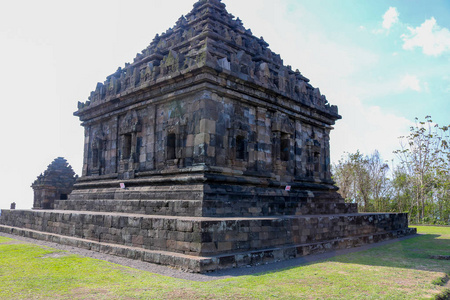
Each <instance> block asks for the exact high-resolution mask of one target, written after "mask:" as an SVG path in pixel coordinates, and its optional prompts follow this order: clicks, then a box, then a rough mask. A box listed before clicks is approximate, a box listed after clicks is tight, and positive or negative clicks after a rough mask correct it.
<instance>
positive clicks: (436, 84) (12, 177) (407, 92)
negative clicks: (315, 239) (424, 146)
mask: <svg viewBox="0 0 450 300" xmlns="http://www.w3.org/2000/svg"><path fill="white" fill-rule="evenodd" d="M194 2H195V0H172V1H161V0H159V1H156V0H127V1H119V0H77V1H71V0H64V1H61V0H40V1H35V0H18V1H1V2H0V59H1V63H2V71H1V72H0V90H1V98H2V100H1V103H2V109H1V110H0V115H1V117H0V131H1V141H2V143H1V147H0V180H1V182H2V186H3V191H2V195H1V197H0V208H9V205H10V203H11V202H16V203H17V208H20V209H29V208H31V206H32V204H33V192H32V189H31V187H30V185H31V184H32V182H33V181H34V180H35V179H36V177H37V176H38V175H39V174H40V173H42V172H43V171H44V170H45V169H46V168H47V166H48V165H49V164H50V163H51V162H52V161H53V160H54V159H55V158H56V157H59V156H62V157H65V158H66V159H67V160H68V162H69V163H70V164H71V166H72V167H73V169H74V170H75V172H76V173H77V174H80V173H81V166H82V156H83V153H82V151H83V134H84V133H83V128H82V127H81V126H80V122H79V120H78V119H77V118H76V117H74V116H73V112H74V111H76V109H77V103H78V101H82V102H85V101H86V100H87V98H88V96H89V94H90V92H91V91H92V90H94V89H95V87H96V84H97V82H103V81H104V80H105V79H106V77H107V76H108V75H110V74H112V73H114V72H115V70H117V68H118V67H123V66H124V65H125V63H126V62H131V61H132V60H133V58H134V57H135V56H136V53H138V52H141V50H142V49H144V48H146V47H147V46H148V45H149V43H150V42H151V41H152V39H153V38H154V36H155V35H156V34H157V33H158V34H160V33H162V32H165V31H166V30H167V29H168V28H169V27H172V26H174V24H175V22H176V21H177V20H178V18H179V17H180V16H181V15H185V14H187V13H188V12H189V11H190V10H191V9H192V5H193V4H194ZM222 2H223V3H225V4H226V5H227V10H228V11H229V12H230V13H232V14H233V15H234V16H236V17H239V18H240V19H241V20H242V21H243V23H244V26H245V27H246V28H250V29H251V30H252V32H253V34H254V35H256V36H258V37H260V36H263V37H264V39H265V41H266V42H268V43H269V44H270V48H271V50H272V51H274V52H276V53H279V54H280V55H281V57H282V58H283V60H284V63H285V64H286V65H291V66H292V67H293V69H299V70H300V71H301V72H302V74H303V75H304V76H305V77H307V78H309V79H310V80H311V82H310V83H311V84H312V85H313V86H314V87H319V88H320V91H321V93H322V94H325V95H326V96H327V99H328V101H329V102H330V103H331V104H334V105H338V107H339V113H340V114H341V115H342V117H343V118H342V120H339V121H338V122H337V123H336V125H335V130H334V131H333V133H332V137H331V153H332V161H333V162H337V161H338V160H339V159H340V158H341V157H342V155H344V153H346V152H349V153H354V152H356V151H357V150H360V151H361V152H362V153H364V154H370V153H372V152H373V151H374V150H378V151H379V152H380V153H381V155H382V157H383V159H385V160H386V161H391V160H392V159H394V158H395V155H394V154H393V153H392V152H393V151H394V150H396V149H398V148H399V146H400V144H399V139H398V137H399V136H403V135H407V134H408V132H409V127H410V126H411V125H412V124H414V119H415V118H416V117H418V118H419V119H424V118H425V116H427V115H430V116H432V118H433V121H434V122H436V123H438V124H440V125H448V124H450V117H449V112H450V97H449V96H450V1H448V0H390V1H387V0H377V1H372V0H339V1H336V0H314V1H311V0H277V1H273V0H222Z"/></svg>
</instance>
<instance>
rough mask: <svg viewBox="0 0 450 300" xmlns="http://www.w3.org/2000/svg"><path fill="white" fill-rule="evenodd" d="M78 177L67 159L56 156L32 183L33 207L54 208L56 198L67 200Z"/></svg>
mask: <svg viewBox="0 0 450 300" xmlns="http://www.w3.org/2000/svg"><path fill="white" fill-rule="evenodd" d="M77 177H78V176H76V174H75V172H74V171H73V169H72V167H71V166H70V165H69V164H68V163H67V160H65V159H64V158H63V157H58V158H56V159H55V160H54V161H53V162H52V163H51V164H50V165H49V166H48V168H47V170H45V172H44V173H43V174H41V175H39V176H38V178H37V179H36V180H35V181H34V182H33V184H32V185H31V187H32V188H33V191H34V201H33V209H53V208H54V207H55V200H67V199H68V195H69V194H70V193H71V192H72V189H73V185H74V184H75V181H76V180H77Z"/></svg>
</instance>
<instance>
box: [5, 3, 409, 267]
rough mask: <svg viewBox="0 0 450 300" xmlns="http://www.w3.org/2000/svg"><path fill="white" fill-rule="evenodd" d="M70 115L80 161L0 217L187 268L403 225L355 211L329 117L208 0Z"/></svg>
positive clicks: (386, 233) (384, 233)
mask: <svg viewBox="0 0 450 300" xmlns="http://www.w3.org/2000/svg"><path fill="white" fill-rule="evenodd" d="M75 115H76V116H78V117H79V118H80V120H81V121H82V126H83V127H84V129H85V143H84V161H83V173H82V176H81V177H80V178H79V179H78V180H77V182H76V184H75V185H74V190H73V192H72V193H71V194H70V196H69V198H68V200H59V199H56V200H55V202H54V207H55V210H53V211H38V210H32V211H23V210H15V211H12V210H3V212H2V215H1V218H0V224H2V225H1V226H0V230H1V231H4V232H9V233H14V234H20V235H24V236H29V237H33V238H36V239H43V240H51V241H55V242H58V243H62V244H67V245H72V246H77V247H82V248H86V249H91V250H93V251H99V252H103V253H109V254H114V255H118V256H124V257H128V258H133V259H137V260H143V261H146V262H151V263H157V264H164V265H169V266H173V267H177V268H180V269H183V270H187V271H191V272H207V271H213V270H217V269H223V268H231V267H240V266H246V265H257V264H261V263H268V262H274V261H279V260H285V259H289V258H294V257H298V256H303V255H308V254H312V253H319V252H325V251H332V250H335V249H341V248H348V247H354V246H359V245H363V244H368V243H374V242H378V241H382V240H387V239H392V238H397V237H399V236H403V235H407V234H412V233H414V229H410V228H408V221H407V215H406V214H403V213H391V214H385V213H383V214H375V213H372V214H359V213H357V205H356V204H353V203H345V202H344V199H342V197H341V196H340V195H339V194H338V193H337V188H336V187H335V186H334V185H333V184H334V183H333V181H332V178H331V173H330V131H331V130H332V129H333V127H332V126H333V125H334V124H335V121H336V120H338V119H340V118H341V116H340V115H339V114H338V110H337V107H336V106H333V105H330V104H329V103H328V101H327V99H326V97H325V96H324V95H322V94H321V92H320V90H319V89H318V88H314V87H313V86H312V85H311V84H310V83H309V80H308V79H307V78H306V77H304V76H303V75H302V74H301V73H300V72H299V71H298V70H293V69H292V68H291V67H290V66H285V65H284V64H283V60H282V59H281V57H280V56H279V55H278V54H276V53H274V52H272V51H271V50H270V49H269V45H268V43H267V42H265V41H264V39H263V38H257V37H255V36H253V34H252V32H251V31H250V30H249V29H246V28H245V27H244V26H243V23H242V21H241V20H240V19H239V18H235V17H234V16H233V15H231V14H229V13H228V12H227V11H226V9H225V5H224V4H223V3H222V2H221V1H220V0H200V1H198V2H197V3H195V4H194V8H193V10H192V11H191V12H190V13H188V14H187V15H186V16H182V17H181V18H180V19H179V20H178V21H177V22H176V25H175V26H174V27H173V28H170V29H169V30H167V31H166V32H165V33H163V34H161V35H156V37H155V38H154V40H153V41H152V42H151V43H150V45H149V46H148V47H147V48H146V49H144V50H143V51H142V52H141V53H139V54H137V56H136V58H135V59H134V61H133V62H132V63H127V64H125V67H124V68H119V69H118V70H117V71H116V72H115V73H114V74H112V75H110V76H108V77H107V78H106V81H105V82H104V83H98V84H97V87H96V89H95V91H93V92H92V93H91V95H90V97H89V100H88V101H87V102H84V103H79V104H78V111H77V112H75Z"/></svg>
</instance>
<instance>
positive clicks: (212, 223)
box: [0, 210, 415, 272]
mask: <svg viewBox="0 0 450 300" xmlns="http://www.w3.org/2000/svg"><path fill="white" fill-rule="evenodd" d="M0 218H1V219H0V220H1V222H0V223H1V224H3V225H0V231H2V232H6V233H13V234H14V233H15V234H20V235H23V236H28V237H34V238H38V239H43V240H52V241H55V240H56V241H61V240H63V241H65V242H64V243H65V244H69V245H73V246H81V247H83V248H89V249H92V250H96V251H99V252H107V253H109V252H111V251H112V250H111V249H116V250H114V251H117V249H120V251H119V253H115V254H117V255H120V256H125V257H130V258H135V259H140V260H145V255H146V254H145V253H147V252H146V251H147V250H149V251H153V252H150V253H153V255H156V254H157V253H159V255H158V256H157V257H161V255H163V256H164V257H166V260H167V261H173V260H174V259H176V258H178V259H181V260H186V261H184V262H183V264H180V265H177V264H174V263H169V265H172V266H175V267H179V268H182V269H186V270H187V271H194V272H205V271H212V270H217V269H221V268H226V267H236V266H243V265H244V266H245V265H251V264H258V263H263V262H274V261H279V260H284V259H288V258H294V257H298V256H302V255H308V254H312V253H320V252H325V251H329V250H333V249H343V248H348V247H354V246H358V245H363V244H367V243H374V242H377V241H382V240H387V239H390V238H397V237H400V236H404V235H408V234H411V233H414V232H415V231H414V230H413V229H410V228H408V227H407V226H406V227H405V224H407V215H406V214H344V215H329V216H283V217H261V218H226V219H224V218H192V217H172V216H148V215H130V214H119V213H112V214H104V213H94V212H90V213H89V212H84V213H83V212H76V211H46V212H44V211H23V210H22V211H19V212H18V213H17V212H16V211H13V210H3V211H2V215H1V217H0ZM18 228H20V230H19V229H18ZM101 247H104V248H105V249H107V250H105V249H103V250H101V249H100V248H101ZM154 251H156V252H154ZM137 253H140V254H137ZM113 254H114V253H113ZM143 255H144V256H143ZM152 257H153V256H152ZM192 257H197V258H192ZM189 260H191V263H194V262H195V263H198V262H199V261H202V262H203V263H204V265H199V266H196V269H189V268H186V265H189V263H188V261H189ZM146 261H150V262H154V263H162V264H165V263H164V261H158V260H157V259H155V258H154V257H153V258H151V259H150V258H147V260H146ZM207 262H208V263H207Z"/></svg>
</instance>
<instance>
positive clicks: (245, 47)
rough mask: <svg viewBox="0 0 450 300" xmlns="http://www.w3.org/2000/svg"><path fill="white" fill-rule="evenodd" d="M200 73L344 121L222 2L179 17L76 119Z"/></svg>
mask: <svg viewBox="0 0 450 300" xmlns="http://www.w3.org/2000/svg"><path fill="white" fill-rule="evenodd" d="M202 68H210V69H212V70H214V71H215V72H217V73H220V74H221V75H222V76H224V77H228V76H233V77H236V78H239V79H241V80H242V81H245V82H247V83H248V84H252V85H255V86H257V87H258V88H259V89H260V90H261V91H262V92H264V93H269V94H276V95H277V96H275V97H279V96H282V97H287V98H290V99H293V100H294V101H295V102H297V103H298V104H300V105H301V106H307V107H310V108H314V109H315V110H317V111H318V112H319V113H321V114H325V115H326V116H327V117H329V118H331V119H334V120H336V119H340V116H339V115H338V110H337V107H336V106H334V105H330V104H329V103H328V101H327V99H326V97H325V96H324V95H322V94H321V93H320V90H319V89H318V88H314V87H313V86H312V85H311V84H309V79H307V78H306V77H304V76H303V75H302V74H301V73H300V71H298V70H295V71H294V70H293V69H292V67H291V66H285V65H284V64H283V60H282V59H281V57H280V55H278V54H276V53H274V52H272V51H271V50H270V48H269V44H268V43H267V42H266V41H264V39H263V38H262V37H261V38H257V37H255V36H254V35H253V34H252V32H251V30H250V29H246V28H245V27H244V25H243V23H242V21H241V20H240V19H239V18H235V17H234V16H233V15H232V14H230V13H228V12H227V10H226V8H225V4H223V3H222V2H221V1H220V0H200V1H198V2H197V3H195V4H194V8H193V9H192V11H191V12H190V13H189V14H187V15H186V16H182V17H180V19H179V20H178V21H177V22H176V25H175V26H174V27H173V28H170V29H168V30H167V31H166V32H165V33H163V34H161V35H156V37H155V38H154V39H153V41H152V42H151V43H150V45H149V46H148V47H147V48H146V49H144V50H143V51H142V52H141V53H139V54H137V56H136V58H135V59H134V61H133V62H132V63H127V64H125V67H123V68H118V70H117V71H116V72H115V73H114V74H112V75H110V76H108V77H107V79H106V81H105V82H104V83H98V84H97V87H96V89H95V91H93V92H91V95H90V97H89V101H87V102H85V103H81V102H80V103H79V104H78V109H79V110H78V112H77V113H75V114H76V115H79V116H80V117H81V118H82V119H83V117H82V116H83V114H84V112H85V111H87V110H89V109H90V108H92V107H97V106H100V105H104V104H105V103H108V102H117V101H120V100H121V98H123V97H125V96H127V95H130V94H133V93H142V91H143V90H144V89H145V88H149V87H154V86H158V85H160V84H161V83H162V82H166V81H174V80H176V78H177V77H179V76H181V75H183V74H188V73H195V71H196V70H198V69H202Z"/></svg>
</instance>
